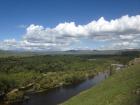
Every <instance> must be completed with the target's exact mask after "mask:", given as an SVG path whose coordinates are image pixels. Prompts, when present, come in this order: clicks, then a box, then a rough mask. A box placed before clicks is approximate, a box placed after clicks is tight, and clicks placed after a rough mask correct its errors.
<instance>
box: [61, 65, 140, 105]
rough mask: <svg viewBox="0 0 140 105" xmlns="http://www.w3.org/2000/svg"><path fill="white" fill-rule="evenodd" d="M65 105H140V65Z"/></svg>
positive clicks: (83, 93) (116, 75) (111, 78)
mask: <svg viewBox="0 0 140 105" xmlns="http://www.w3.org/2000/svg"><path fill="white" fill-rule="evenodd" d="M138 90H139V94H138V93H137V94H136V91H138ZM63 105H140V65H134V66H131V67H129V68H126V69H124V70H123V71H120V72H118V73H116V74H114V75H112V76H111V77H109V78H108V79H106V80H105V81H103V82H102V83H100V84H98V85H96V86H95V87H93V88H91V89H89V90H86V91H84V92H82V93H80V94H79V95H77V96H74V97H73V98H71V99H70V100H68V101H66V102H65V103H63Z"/></svg>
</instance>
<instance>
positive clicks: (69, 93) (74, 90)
mask: <svg viewBox="0 0 140 105" xmlns="http://www.w3.org/2000/svg"><path fill="white" fill-rule="evenodd" d="M108 76H109V73H108V72H101V73H98V75H96V76H95V77H94V78H91V79H87V80H85V81H83V82H81V83H79V84H75V85H71V86H67V87H59V88H55V89H52V90H50V91H47V92H42V93H34V94H30V95H29V97H30V100H28V101H26V102H23V103H18V104H14V105H58V104H60V103H63V102H64V101H66V100H68V99H70V98H71V97H73V96H75V95H77V94H78V93H80V92H82V91H84V90H87V89H89V88H91V87H92V86H94V85H96V84H98V83H100V82H101V81H102V80H104V79H106V78H107V77H108Z"/></svg>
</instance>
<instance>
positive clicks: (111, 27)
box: [0, 15, 140, 50]
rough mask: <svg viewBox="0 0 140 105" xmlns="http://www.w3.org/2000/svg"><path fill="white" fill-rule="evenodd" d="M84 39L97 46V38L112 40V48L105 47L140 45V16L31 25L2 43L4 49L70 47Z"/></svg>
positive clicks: (58, 48)
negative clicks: (80, 23)
mask: <svg viewBox="0 0 140 105" xmlns="http://www.w3.org/2000/svg"><path fill="white" fill-rule="evenodd" d="M83 38H84V39H86V40H88V39H92V40H93V44H94V45H96V43H94V40H96V41H105V42H107V43H109V44H110V43H111V45H109V47H108V45H107V46H105V47H104V48H109V49H116V48H117V49H124V48H139V45H140V41H139V40H140V15H136V16H128V15H125V16H122V17H120V18H118V19H112V20H110V21H108V20H106V19H105V18H104V17H101V18H99V19H98V20H93V21H91V22H90V23H88V24H85V25H77V24H76V23H75V22H69V23H68V22H65V23H60V24H58V25H57V26H56V27H54V28H48V27H47V28H45V27H43V26H40V25H34V24H31V25H30V26H28V27H27V28H26V33H25V34H24V35H23V37H22V38H21V40H20V41H16V40H15V39H9V40H4V41H2V42H0V48H1V49H4V48H5V49H14V48H15V49H25V50H67V49H69V48H71V47H72V46H73V45H74V44H75V43H79V41H81V39H83ZM83 43H84V42H83ZM2 45H4V46H2ZM90 46H91V45H90ZM78 47H82V46H78ZM78 47H77V48H78Z"/></svg>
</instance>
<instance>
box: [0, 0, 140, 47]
mask: <svg viewBox="0 0 140 105" xmlns="http://www.w3.org/2000/svg"><path fill="white" fill-rule="evenodd" d="M126 15H128V18H131V16H137V15H140V0H0V41H1V45H2V44H3V43H4V40H6V43H8V41H15V43H20V42H19V41H21V40H23V37H24V36H25V37H28V36H31V35H28V33H27V31H26V30H27V28H30V25H31V24H33V25H34V26H43V28H52V29H53V28H54V27H56V26H57V25H58V24H60V23H65V22H68V23H70V22H75V25H87V24H88V23H90V22H92V21H93V20H95V21H98V20H99V19H100V18H101V17H104V20H105V21H108V22H109V21H110V20H112V19H113V20H115V19H120V18H121V17H123V16H126ZM129 21H132V19H130V20H129ZM133 25H134V24H133ZM44 30H45V29H44ZM93 30H94V29H93ZM126 30H127V29H126ZM135 30H138V33H137V34H139V29H135ZM34 34H36V33H34ZM80 34H81V33H80ZM93 34H97V33H92V35H93ZM99 34H101V33H99ZM107 34H108V33H107ZM109 34H110V33H109ZM121 34H122V33H121ZM121 34H119V35H121ZM130 34H132V33H130ZM37 35H38V34H37ZM41 36H42V35H41ZM44 36H45V35H44ZM50 36H51V35H50ZM89 36H91V35H89ZM95 36H96V35H95ZM133 36H134V35H133ZM32 37H33V35H32ZM46 37H49V36H48V33H47V35H46V36H45V38H46ZM64 37H65V36H64ZM105 37H106V36H105ZM107 37H108V36H107ZM25 39H27V38H25ZM33 39H36V36H34V38H33ZM62 39H63V38H62ZM39 40H41V39H39ZM56 40H57V39H56ZM67 40H68V41H69V39H67ZM76 40H77V38H76ZM78 40H80V41H81V44H79V43H76V44H73V45H69V46H70V47H69V48H81V47H82V46H84V45H85V47H88V48H93V49H94V48H98V46H100V47H103V46H104V45H106V44H108V43H111V42H112V41H107V42H105V41H102V40H97V39H96V38H93V40H91V39H90V38H83V37H82V38H79V39H78ZM117 40H119V39H117ZM27 42H29V43H30V41H29V40H27ZM32 42H33V41H32ZM127 42H128V41H127ZM15 43H14V44H15ZM46 43H48V42H45V44H46ZM72 43H73V42H72ZM129 43H130V42H129ZM55 44H56V43H55ZM117 44H118V43H117ZM137 44H139V43H137ZM43 46H44V45H43ZM73 46H74V47H73ZM53 47H54V46H53ZM59 47H60V46H59ZM135 47H136V46H135ZM0 48H1V49H3V48H2V47H0ZM11 48H12V49H13V48H14V47H13V46H12V45H10V46H8V47H6V49H11ZM18 48H19V47H18ZM49 48H50V46H49ZM54 48H55V47H54ZM126 48H127V47H126ZM15 49H17V47H16V48H15ZM31 49H32V48H31ZM33 49H35V48H33ZM50 49H52V48H50Z"/></svg>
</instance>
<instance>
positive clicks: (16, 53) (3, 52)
mask: <svg viewBox="0 0 140 105" xmlns="http://www.w3.org/2000/svg"><path fill="white" fill-rule="evenodd" d="M136 53H137V54H140V49H132V50H129V49H124V50H67V51H43V52H30V51H9V50H0V57H7V56H35V55H56V54H57V55H59V54H60V55H67V54H75V55H76V54H92V55H121V54H123V55H129V54H136Z"/></svg>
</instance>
